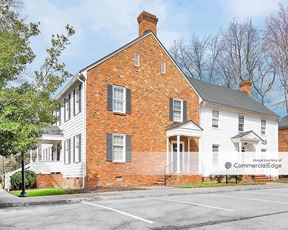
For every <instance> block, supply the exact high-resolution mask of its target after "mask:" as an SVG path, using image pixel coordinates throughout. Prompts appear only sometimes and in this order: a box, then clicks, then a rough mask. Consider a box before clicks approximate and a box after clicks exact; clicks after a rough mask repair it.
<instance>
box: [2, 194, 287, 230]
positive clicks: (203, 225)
mask: <svg viewBox="0 0 288 230" xmlns="http://www.w3.org/2000/svg"><path fill="white" fill-rule="evenodd" d="M287 192H288V189H261V190H249V191H234V192H224V191H223V192H221V193H206V194H195V195H173V196H161V197H154V198H139V199H122V200H106V201H89V202H88V201H85V202H83V203H78V204H67V205H49V206H42V207H41V206H34V207H23V208H8V209H2V210H0V228H1V229H43V230H44V229H101V230H102V229H221V230H222V229H287V226H288V218H287V216H288V193H287ZM15 217H17V218H15Z"/></svg>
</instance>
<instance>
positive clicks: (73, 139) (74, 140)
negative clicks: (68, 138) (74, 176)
mask: <svg viewBox="0 0 288 230" xmlns="http://www.w3.org/2000/svg"><path fill="white" fill-rule="evenodd" d="M75 140H76V138H75V136H74V137H73V163H75V147H76V146H75V144H76V143H75Z"/></svg>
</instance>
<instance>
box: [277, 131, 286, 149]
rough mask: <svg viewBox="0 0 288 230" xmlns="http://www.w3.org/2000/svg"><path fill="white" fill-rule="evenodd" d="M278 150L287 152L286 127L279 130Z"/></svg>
mask: <svg viewBox="0 0 288 230" xmlns="http://www.w3.org/2000/svg"><path fill="white" fill-rule="evenodd" d="M278 141H279V152H288V129H280V130H279V137H278Z"/></svg>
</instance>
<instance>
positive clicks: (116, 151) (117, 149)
mask: <svg viewBox="0 0 288 230" xmlns="http://www.w3.org/2000/svg"><path fill="white" fill-rule="evenodd" d="M113 160H114V161H123V147H122V146H114V147H113Z"/></svg>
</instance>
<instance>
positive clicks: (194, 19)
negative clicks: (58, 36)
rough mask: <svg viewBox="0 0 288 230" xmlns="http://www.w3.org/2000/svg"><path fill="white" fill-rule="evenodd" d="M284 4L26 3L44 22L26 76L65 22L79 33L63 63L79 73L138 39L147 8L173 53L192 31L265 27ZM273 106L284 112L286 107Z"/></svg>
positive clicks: (238, 0) (222, 0) (216, 0)
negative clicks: (249, 24)
mask: <svg viewBox="0 0 288 230" xmlns="http://www.w3.org/2000/svg"><path fill="white" fill-rule="evenodd" d="M281 2H282V3H285V4H287V3H288V0H105V1H102V0H37V1H35V0H24V6H25V9H24V14H25V15H27V16H28V19H29V20H30V21H40V22H41V25H40V30H41V34H40V35H39V36H37V37H36V38H33V40H32V41H31V45H32V48H33V50H34V52H35V53H36V55H37V57H36V59H35V62H34V63H33V64H32V65H30V66H29V68H28V69H27V72H28V73H29V72H32V71H34V70H35V69H37V68H39V65H40V63H41V62H42V61H43V59H44V58H45V55H46V53H45V49H46V48H48V47H49V46H50V37H51V34H55V33H63V32H64V31H65V29H64V27H65V25H66V24H70V25H72V26H74V28H75V30H76V34H75V35H74V36H73V38H72V39H71V45H69V47H68V49H67V50H66V51H65V52H64V54H63V56H62V57H61V60H62V61H64V62H65V63H66V66H67V69H68V70H69V71H70V72H71V73H73V74H76V73H77V72H78V71H79V70H80V69H82V68H84V67H85V66H87V65H89V64H91V63H93V62H94V61H96V60H98V59H100V58H101V57H103V56H105V55H107V54H108V53H110V52H112V51H114V50H115V49H117V48H119V47H120V46H122V45H124V44H126V43H127V42H129V41H131V40H132V39H134V38H136V37H137V36H138V24H137V20H136V18H137V16H138V15H139V13H141V12H142V11H143V10H145V11H148V12H151V13H153V14H155V15H156V16H157V17H158V18H159V21H158V34H157V35H158V38H159V39H160V40H161V41H162V43H163V44H164V45H165V46H166V48H168V49H169V47H170V46H171V45H172V44H173V41H175V40H178V39H189V38H190V37H191V35H192V34H193V33H195V34H197V35H199V36H204V35H211V34H215V33H216V32H217V31H219V29H220V28H225V27H226V26H227V24H228V23H229V21H231V20H232V19H234V18H235V19H236V20H238V21H246V20H247V19H252V21H253V23H254V24H255V25H257V26H258V27H260V28H263V27H264V25H265V18H266V17H267V16H268V15H269V14H271V13H274V12H275V11H276V10H277V8H278V4H279V3H281ZM274 98H275V100H276V99H277V98H279V97H278V96H277V97H274ZM277 102H278V99H277V101H274V102H273V103H271V104H273V105H275V104H276V103H277ZM271 108H272V109H273V110H276V111H277V112H279V114H281V115H282V114H283V110H282V108H275V107H274V106H272V107H271Z"/></svg>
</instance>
